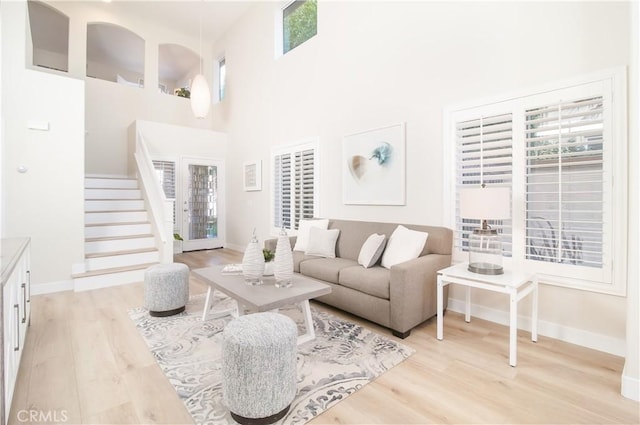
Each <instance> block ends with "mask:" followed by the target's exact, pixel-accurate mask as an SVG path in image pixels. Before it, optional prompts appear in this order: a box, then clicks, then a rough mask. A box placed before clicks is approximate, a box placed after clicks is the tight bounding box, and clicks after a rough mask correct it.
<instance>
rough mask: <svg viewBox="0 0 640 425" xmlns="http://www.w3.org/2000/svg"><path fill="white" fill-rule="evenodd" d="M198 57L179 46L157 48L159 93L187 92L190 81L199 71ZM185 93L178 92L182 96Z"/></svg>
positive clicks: (169, 45) (167, 44)
mask: <svg viewBox="0 0 640 425" xmlns="http://www.w3.org/2000/svg"><path fill="white" fill-rule="evenodd" d="M199 61H200V56H198V54H197V53H195V52H194V51H193V50H191V49H189V48H187V47H184V46H182V45H179V44H171V43H165V44H160V45H159V46H158V80H159V88H160V91H163V92H164V93H168V94H178V93H179V90H180V89H186V90H189V89H190V87H191V80H192V79H193V77H195V76H196V74H198V72H199V70H200V62H199ZM184 94H185V92H184V91H182V92H180V95H181V96H184Z"/></svg>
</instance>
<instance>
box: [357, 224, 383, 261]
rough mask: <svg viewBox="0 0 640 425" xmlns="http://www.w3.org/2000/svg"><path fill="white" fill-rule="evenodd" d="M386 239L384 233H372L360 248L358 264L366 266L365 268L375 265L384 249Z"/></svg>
mask: <svg viewBox="0 0 640 425" xmlns="http://www.w3.org/2000/svg"><path fill="white" fill-rule="evenodd" d="M384 246H385V241H384V235H379V234H377V233H374V234H372V235H370V236H369V237H368V238H367V240H366V241H364V243H363V244H362V248H360V254H359V255H358V264H361V265H362V266H364V268H365V269H368V268H369V267H373V266H374V265H375V264H376V263H377V262H378V260H379V259H380V256H381V255H382V251H384Z"/></svg>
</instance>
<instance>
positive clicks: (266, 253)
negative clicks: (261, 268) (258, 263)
mask: <svg viewBox="0 0 640 425" xmlns="http://www.w3.org/2000/svg"><path fill="white" fill-rule="evenodd" d="M262 255H264V261H265V262H267V263H268V262H269V261H271V260H273V259H274V257H275V256H276V254H275V253H274V252H273V251H271V250H269V249H267V248H265V249H263V250H262Z"/></svg>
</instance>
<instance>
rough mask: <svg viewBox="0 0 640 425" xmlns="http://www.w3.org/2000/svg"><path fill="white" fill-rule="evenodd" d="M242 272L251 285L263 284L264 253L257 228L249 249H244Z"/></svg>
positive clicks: (248, 246)
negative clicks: (257, 234) (257, 235)
mask: <svg viewBox="0 0 640 425" xmlns="http://www.w3.org/2000/svg"><path fill="white" fill-rule="evenodd" d="M242 274H243V276H244V281H245V282H246V283H248V284H249V285H261V284H262V275H263V274H264V255H263V254H262V249H260V244H259V243H258V238H257V237H256V234H255V230H254V232H253V237H252V238H251V242H249V245H247V249H245V251H244V256H243V257H242Z"/></svg>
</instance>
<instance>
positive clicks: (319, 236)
mask: <svg viewBox="0 0 640 425" xmlns="http://www.w3.org/2000/svg"><path fill="white" fill-rule="evenodd" d="M338 235H340V229H331V230H324V229H320V228H319V227H312V228H311V229H309V241H308V244H307V250H306V251H305V252H304V253H305V254H306V255H317V256H319V257H325V258H336V241H337V240H338Z"/></svg>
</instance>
